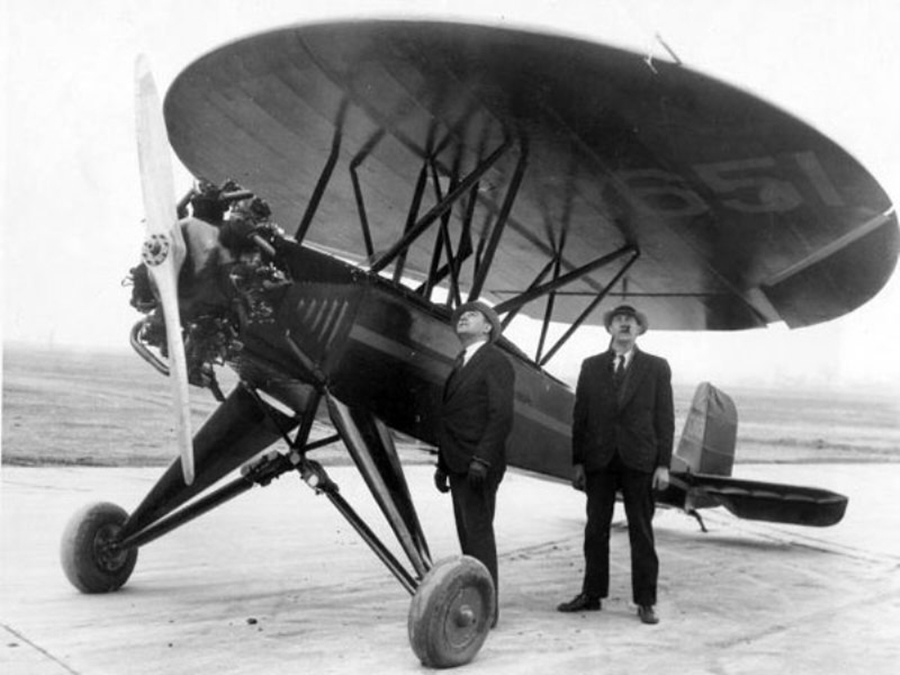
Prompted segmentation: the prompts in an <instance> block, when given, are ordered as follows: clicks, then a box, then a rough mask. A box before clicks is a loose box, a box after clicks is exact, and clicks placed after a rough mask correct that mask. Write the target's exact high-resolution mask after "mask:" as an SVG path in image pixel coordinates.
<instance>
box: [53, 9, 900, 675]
mask: <svg viewBox="0 0 900 675" xmlns="http://www.w3.org/2000/svg"><path fill="white" fill-rule="evenodd" d="M136 103H137V135H138V153H139V157H140V168H141V180H142V188H143V193H144V206H145V212H146V229H147V239H146V242H145V244H144V248H143V251H142V263H141V264H140V265H138V267H136V268H134V270H132V281H133V283H134V288H133V294H132V304H133V305H134V306H135V307H136V308H137V309H138V310H139V311H140V312H141V313H142V314H143V317H142V318H141V319H140V320H139V321H138V322H137V324H136V325H135V327H134V329H133V330H132V332H131V336H130V339H131V343H132V346H133V347H134V348H135V350H136V351H137V353H138V354H139V355H140V356H141V357H142V358H144V359H145V360H146V361H147V362H148V363H150V364H151V365H152V366H153V367H154V368H155V369H156V370H158V371H160V372H161V373H163V374H165V375H167V376H168V377H169V379H170V380H171V384H172V389H173V398H174V407H175V416H176V422H175V427H176V437H177V445H178V448H179V456H178V457H177V458H176V459H175V460H174V461H173V463H172V464H171V465H170V466H169V467H168V469H166V470H165V472H164V473H163V475H162V476H161V477H160V478H159V480H158V482H157V483H156V484H155V485H154V486H153V487H152V488H151V489H150V491H149V493H148V494H147V495H146V496H145V497H144V498H143V500H142V501H141V502H140V504H139V505H138V506H137V507H136V508H135V509H134V510H133V511H132V512H131V513H128V512H126V511H125V510H124V509H122V508H121V507H119V506H117V505H114V504H111V503H108V502H101V503H97V504H89V505H87V506H85V507H84V508H83V509H82V510H80V511H79V512H78V513H76V514H74V515H73V517H72V519H71V521H70V523H69V525H68V526H67V528H66V530H65V532H64V533H63V538H62V544H61V560H62V566H63V568H64V571H65V573H66V575H67V577H68V578H69V580H70V581H71V583H72V584H73V585H74V586H75V587H76V588H77V589H79V590H80V591H82V592H85V593H103V592H111V591H115V590H117V589H119V588H120V587H122V586H123V585H124V584H125V583H126V582H127V581H128V579H129V577H130V575H131V573H132V572H133V570H134V567H135V565H136V562H137V555H138V550H139V548H140V547H142V546H144V545H146V544H149V543H150V542H152V541H154V540H155V539H157V538H159V537H161V536H163V535H165V534H167V533H169V532H171V531H172V530H174V529H176V528H177V527H179V526H181V525H183V524H185V523H187V522H189V521H191V520H193V519H195V518H197V517H199V516H201V515H202V514H204V513H206V512H208V511H209V510H211V509H213V508H216V507H217V506H219V505H220V504H222V503H224V502H226V501H228V500H230V499H233V498H235V497H237V496H239V495H240V494H243V493H244V492H246V491H247V490H250V489H252V488H253V487H255V486H266V485H268V484H269V483H271V482H272V481H273V480H274V479H276V478H278V477H279V476H281V475H284V474H286V473H290V472H297V473H299V475H300V476H301V478H302V479H303V480H304V481H305V482H306V483H307V484H308V485H309V486H310V487H312V488H313V489H314V490H316V491H317V492H318V493H321V494H325V495H326V496H327V498H328V499H329V500H330V501H331V502H332V503H333V504H334V506H335V507H336V509H337V510H338V511H339V513H340V514H341V515H342V516H343V517H344V518H346V519H347V521H348V522H349V523H350V524H351V525H352V526H353V528H354V529H355V530H356V531H357V532H358V533H359V535H360V536H361V537H362V539H363V540H364V541H365V542H366V544H368V546H369V547H370V548H371V549H372V551H373V552H374V553H375V555H377V556H378V558H379V559H380V560H381V561H382V562H383V563H384V564H385V566H386V567H387V568H388V570H389V571H390V572H391V574H393V575H394V576H395V577H396V579H397V580H398V581H399V583H400V584H401V586H403V588H404V589H405V590H406V591H407V592H408V593H409V594H410V595H411V596H412V601H411V605H410V611H409V617H408V632H409V640H410V644H411V647H412V649H413V651H414V652H415V655H416V656H417V657H418V658H419V659H420V660H421V662H422V663H423V664H424V665H426V666H431V667H449V666H457V665H462V664H465V663H468V662H470V661H471V660H472V659H473V658H474V657H475V655H476V654H477V653H478V651H479V650H480V648H481V646H482V645H483V643H484V641H485V639H486V636H487V633H488V630H489V625H490V617H491V616H492V615H493V605H494V602H495V600H494V592H493V585H492V582H491V580H490V577H489V575H488V574H487V572H486V570H485V569H484V567H483V566H481V565H480V563H478V562H477V561H475V560H474V559H471V558H466V557H465V556H458V557H451V558H447V559H443V560H438V561H433V560H432V557H431V553H430V551H429V548H428V545H427V542H426V538H425V534H424V532H423V528H422V527H421V524H420V522H419V519H418V516H417V513H416V509H415V505H414V503H413V500H412V498H411V496H410V491H409V488H408V484H407V481H406V478H405V474H404V470H403V466H402V463H401V461H400V458H399V454H398V451H397V447H396V442H395V435H396V434H403V435H406V436H408V437H411V438H414V439H418V441H420V442H421V443H423V444H425V445H429V446H434V444H435V442H436V427H437V424H438V411H439V405H440V400H441V392H442V386H443V382H444V380H445V378H446V377H447V375H448V374H449V372H450V370H451V367H452V364H453V361H454V357H455V356H456V354H457V352H458V351H459V343H458V341H457V339H456V336H455V333H454V327H453V326H452V325H451V316H452V312H453V309H454V308H455V307H457V306H459V305H460V304H461V303H463V302H464V301H467V300H471V299H476V298H479V299H484V300H486V301H488V302H490V303H492V304H493V306H494V307H495V309H496V310H497V312H498V313H499V314H500V315H501V316H502V317H503V325H504V326H508V325H509V323H510V322H511V321H513V320H514V319H515V318H516V317H517V316H520V315H521V316H525V317H529V318H530V319H532V320H534V321H536V322H537V324H538V325H539V326H540V331H539V337H538V338H537V340H536V343H537V344H536V345H535V349H534V353H533V354H531V353H526V352H525V351H523V350H522V349H521V348H519V347H518V346H516V345H515V344H513V343H512V341H510V340H509V339H507V338H506V337H503V336H501V338H500V340H499V342H498V344H499V346H500V347H501V349H503V350H504V351H505V353H506V355H507V356H508V358H509V360H510V362H511V363H512V364H513V367H514V370H515V375H516V385H515V387H516V388H515V422H514V425H513V430H512V433H511V436H510V439H509V444H508V454H509V457H508V459H509V464H510V466H512V467H514V468H517V469H520V470H523V471H527V472H531V473H533V474H535V475H539V476H542V477H545V478H550V479H553V480H558V481H560V482H566V481H569V479H570V478H571V454H570V453H571V450H570V436H571V429H570V424H571V411H572V407H573V403H574V395H573V392H572V390H571V388H570V387H569V386H568V385H567V384H566V383H564V382H563V381H561V380H559V379H557V378H556V377H554V376H553V375H551V374H550V373H548V372H547V371H546V370H545V368H544V367H545V366H546V364H547V363H548V361H550V359H552V358H553V357H554V356H555V355H556V354H557V353H558V352H559V350H560V349H561V348H562V347H563V346H564V345H565V344H566V342H567V341H568V339H569V338H570V337H571V335H572V334H573V333H574V332H575V331H577V330H578V329H579V328H580V327H582V326H585V325H601V323H602V321H601V317H602V314H603V311H604V309H606V308H609V307H611V306H613V304H614V303H615V304H618V303H619V302H622V301H629V302H634V303H636V304H639V306H640V307H641V310H642V311H644V312H645V313H646V314H647V315H648V316H649V317H650V320H651V323H652V325H653V326H654V328H659V329H665V330H682V331H685V330H698V331H699V330H714V331H741V330H747V329H753V328H762V327H765V326H767V325H769V324H771V323H775V322H784V323H785V324H787V325H788V326H789V327H791V328H800V327H803V326H809V325H813V324H817V323H821V322H824V321H828V320H831V319H834V318H836V317H838V316H841V315H844V314H846V313H848V312H850V311H852V310H853V309H855V308H857V307H859V306H860V305H862V304H863V303H865V302H866V301H867V300H869V299H870V298H872V297H873V296H874V295H875V294H876V293H877V292H878V291H879V290H880V289H881V288H882V286H883V285H884V284H885V283H886V282H887V280H888V278H889V277H890V275H891V274H892V272H893V270H894V268H895V266H896V262H897V255H898V248H900V247H898V235H900V232H898V225H897V216H896V213H895V212H894V210H893V207H892V205H891V202H890V199H889V198H888V196H887V195H886V194H885V192H884V190H883V189H882V188H881V187H880V186H879V184H878V183H877V181H876V180H875V179H874V178H873V177H872V176H871V175H870V174H869V173H868V172H867V171H866V169H865V168H864V167H863V166H861V165H860V163H859V162H857V161H856V160H855V159H854V158H853V157H851V156H850V155H849V154H848V153H847V152H846V151H845V150H843V149H842V148H840V147H839V146H838V145H837V144H835V143H834V142H833V141H831V140H830V139H828V138H827V137H825V136H824V135H822V134H821V133H819V132H818V131H816V130H815V129H813V128H812V127H810V126H809V125H808V124H806V123H805V122H802V121H800V120H798V119H797V118H795V117H794V116H792V115H790V114H788V113H787V112H785V111H783V110H781V109H779V108H777V107H775V106H773V105H771V104H769V103H766V102H764V101H762V100H761V99H759V98H757V97H756V96H754V95H751V94H748V93H746V92H744V91H742V90H740V89H738V88H735V87H733V86H730V85H728V84H725V83H723V82H721V81H718V80H715V79H712V78H710V77H708V76H705V75H703V74H701V73H699V72H696V71H694V70H691V69H689V68H688V67H686V66H684V65H683V64H682V63H681V62H679V61H677V60H676V61H674V62H670V61H664V60H650V59H647V58H646V57H645V56H643V55H641V54H637V53H632V52H629V51H627V50H623V49H619V48H614V47H611V46H608V45H604V44H599V43H595V42H591V41H587V40H584V39H581V38H576V37H571V36H565V35H559V34H550V33H541V32H538V31H534V30H521V29H513V28H502V27H496V26H484V25H477V24H466V23H456V22H439V21H404V20H375V19H373V20H366V21H355V22H333V23H319V24H311V25H295V26H289V27H285V28H283V29H278V30H273V31H270V32H266V33H261V34H257V35H253V36H250V37H246V38H243V39H240V40H237V41H235V42H232V43H230V44H227V45H225V46H223V47H220V48H218V49H215V50H213V51H211V52H210V53H208V54H206V55H204V56H202V57H200V58H199V59H198V60H196V61H195V62H194V63H192V64H191V65H189V66H188V67H187V68H186V69H185V70H184V71H183V72H181V74H180V75H178V76H177V78H176V79H175V80H174V82H173V83H172V85H171V87H170V88H169V90H168V92H167V94H166V96H165V100H164V103H163V104H162V105H161V104H160V101H159V96H158V93H157V91H156V86H155V84H154V82H153V78H152V75H151V74H150V71H149V66H148V65H147V62H146V60H145V59H142V58H141V59H139V60H138V63H137V66H136ZM171 150H174V152H175V154H176V155H177V157H178V159H179V160H180V162H181V163H182V164H183V165H184V166H185V167H186V168H187V169H188V171H189V172H190V173H191V175H192V176H193V177H195V180H196V183H195V185H194V187H192V188H191V190H190V191H189V192H188V193H187V194H186V195H185V196H184V197H183V198H182V199H181V200H180V201H177V200H176V197H175V190H174V180H173V178H172V169H171V157H170V152H171ZM560 325H561V326H566V327H567V328H565V329H564V331H563V333H562V335H560V336H558V337H554V339H552V340H551V334H553V332H554V329H553V327H554V326H560ZM222 366H227V367H228V368H230V369H232V370H233V371H234V372H235V373H237V376H238V380H239V381H238V384H237V386H235V388H234V389H233V390H232V391H231V392H230V393H228V394H227V396H226V395H225V394H224V393H223V392H222V391H221V388H220V386H219V384H218V382H217V379H216V368H218V367H222ZM189 384H192V385H195V386H200V387H204V388H208V389H210V390H211V391H212V393H213V395H214V396H215V397H216V398H217V399H218V400H219V401H220V405H219V406H218V408H217V409H216V410H215V411H213V413H212V414H211V415H210V416H209V418H208V419H207V420H206V421H205V422H204V423H203V425H202V426H201V427H200V429H199V430H197V432H196V434H192V432H191V430H190V417H189ZM320 410H323V411H326V412H327V416H328V419H329V420H330V422H331V424H332V426H333V429H334V433H331V434H330V435H327V436H326V437H324V438H319V439H315V440H313V439H312V438H311V430H312V427H313V423H314V421H315V420H316V417H317V415H319V414H320ZM736 428H737V418H736V411H735V408H734V404H733V401H731V399H730V398H729V397H728V396H727V395H726V394H724V393H723V392H721V391H720V390H718V389H717V388H716V387H714V386H712V385H710V384H702V385H701V386H700V387H699V388H698V391H697V394H696V396H695V398H694V402H693V404H692V411H691V413H690V414H689V415H688V419H687V422H686V424H685V433H684V434H683V436H682V439H681V442H680V444H679V447H678V450H677V452H676V453H675V458H674V459H673V463H672V471H671V475H672V483H671V485H670V487H669V488H668V489H667V490H666V491H665V492H664V493H661V494H660V495H659V498H658V500H659V503H660V504H661V505H664V506H671V507H675V508H679V509H682V510H684V511H685V512H687V513H689V514H696V512H697V510H698V509H700V508H706V507H711V506H724V507H725V508H727V509H728V510H730V511H731V512H733V513H734V514H735V515H737V516H738V517H741V518H751V519H761V520H770V521H776V522H787V523H793V524H801V525H813V526H827V525H831V524H833V523H835V522H838V521H839V520H840V519H841V517H842V516H843V514H844V510H845V508H846V506H847V499H846V497H844V496H842V495H839V494H836V493H833V492H829V491H826V490H819V489H816V488H804V487H798V486H789V485H779V484H773V483H761V482H754V481H744V480H741V479H738V478H734V477H732V476H731V472H732V465H733V461H734V454H735V444H736V441H735V439H736ZM279 441H283V445H284V447H280V449H278V450H272V449H271V446H273V445H274V444H276V443H278V442H279ZM334 443H343V444H344V446H346V449H347V451H348V453H349V455H350V456H351V457H352V460H353V462H354V464H355V466H356V468H357V469H358V471H359V473H360V474H361V476H362V478H363V480H364V481H365V483H366V484H367V486H368V488H369V490H370V491H371V493H372V495H373V496H374V498H375V501H376V502H377V504H378V505H379V507H380V510H381V511H382V512H383V514H384V516H385V518H386V520H387V522H388V523H389V525H390V527H391V529H392V531H393V533H394V535H395V536H396V538H397V545H398V546H399V548H400V549H401V550H402V552H403V555H405V557H406V558H407V562H408V565H407V563H406V562H401V560H400V559H399V558H398V557H397V556H396V555H395V554H394V553H393V552H392V550H391V549H390V548H389V547H388V546H387V545H386V543H385V542H384V541H382V540H381V539H380V538H379V537H378V536H377V535H376V534H375V532H374V531H373V530H372V529H371V528H370V527H369V526H368V525H367V523H366V522H364V520H363V518H361V517H360V516H359V514H358V513H357V512H356V511H355V510H354V508H353V507H352V505H350V504H349V503H348V502H347V501H346V500H345V499H344V497H343V496H342V495H341V493H340V490H339V486H338V485H337V484H336V483H335V482H334V481H333V480H332V479H331V478H330V477H329V475H328V472H327V470H326V468H325V467H324V466H323V464H322V463H320V462H318V461H317V460H316V459H315V456H316V451H317V450H319V449H321V448H323V447H325V446H327V445H331V444H334ZM233 472H237V476H236V477H232V478H229V479H228V480H226V477H228V476H229V474H232V473H233ZM701 525H702V521H701Z"/></svg>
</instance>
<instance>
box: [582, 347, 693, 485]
mask: <svg viewBox="0 0 900 675" xmlns="http://www.w3.org/2000/svg"><path fill="white" fill-rule="evenodd" d="M613 357H614V354H613V352H612V351H607V352H604V353H602V354H597V355H596V356H591V357H589V358H587V359H585V360H584V362H583V363H582V364H581V374H580V375H579V376H578V386H577V387H576V390H575V412H574V415H573V417H574V419H573V424H572V461H573V463H574V464H584V468H585V470H586V471H596V470H598V469H603V468H604V467H606V465H607V464H609V462H610V460H612V458H613V456H614V455H615V452H616V450H618V451H619V455H620V456H621V458H622V462H623V463H624V464H625V465H626V466H629V467H630V468H632V469H636V470H638V471H646V472H652V471H653V470H655V469H656V467H658V466H665V467H668V466H669V464H670V462H671V461H672V443H673V438H674V433H675V412H674V407H673V404H672V371H671V369H670V368H669V364H668V362H667V361H666V360H665V359H661V358H659V357H658V356H653V355H651V354H645V353H644V352H642V351H640V350H638V349H637V347H635V352H634V355H633V357H632V360H631V363H630V364H629V366H628V369H627V370H626V371H625V372H626V374H625V380H624V382H623V383H622V386H621V389H620V390H619V392H618V395H617V394H616V389H615V385H614V384H613V378H612V368H613Z"/></svg>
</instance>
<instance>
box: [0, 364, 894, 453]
mask: <svg viewBox="0 0 900 675" xmlns="http://www.w3.org/2000/svg"><path fill="white" fill-rule="evenodd" d="M228 375H229V373H227V372H226V373H223V374H222V375H221V378H222V384H223V389H225V390H226V391H228V389H229V388H230V387H229V386H227V385H228V382H229V381H227V380H226V377H227V376H228ZM230 382H231V384H233V380H230ZM713 384H717V383H715V382H714V383H713ZM723 388H724V387H723ZM727 392H728V393H729V394H730V395H731V396H732V398H733V399H734V401H735V403H736V405H737V408H738V416H739V427H738V450H737V461H738V462H834V461H841V462H845V461H869V462H871V461H900V404H898V401H897V400H896V399H894V398H892V397H889V396H887V395H884V394H882V395H876V394H872V393H867V394H860V393H858V392H844V393H834V392H829V393H822V392H810V391H797V390H781V391H773V390H759V389H748V388H734V389H727ZM692 394H693V387H692V386H691V387H676V390H675V398H676V401H675V405H676V415H677V417H678V422H677V424H678V426H677V432H678V433H680V429H681V424H682V422H681V420H682V419H683V417H684V415H685V414H686V412H687V409H688V406H689V404H690V399H691V396H692ZM192 397H193V398H192V404H193V410H194V420H193V422H194V427H195V428H197V427H199V426H200V424H201V423H202V422H203V420H204V419H205V418H206V417H207V416H208V415H209V414H210V413H211V412H212V410H213V409H214V408H215V406H216V402H215V401H214V399H213V397H212V395H211V394H209V393H208V392H200V390H196V389H192ZM171 419H172V418H171V404H170V399H169V389H168V382H167V380H166V378H164V377H163V376H161V375H159V374H158V373H157V372H156V371H154V370H153V369H152V368H151V367H150V366H148V365H147V364H145V363H144V362H143V361H141V360H140V359H139V358H138V357H137V356H136V355H134V354H132V353H130V352H120V353H119V352H115V353H114V352H106V353H104V352H88V351H72V350H47V349H31V348H22V347H6V348H5V349H4V356H3V435H2V461H3V463H4V464H17V465H43V464H80V465H91V466H157V465H166V464H168V463H169V462H170V461H171V459H172V450H171V445H170V438H171V428H172V422H171ZM321 432H322V433H324V432H325V430H324V429H322V430H321ZM337 452H340V451H337ZM408 454H409V453H407V452H404V459H406V457H407V456H408ZM415 455H416V456H418V455H421V457H422V461H425V460H427V459H428V455H427V453H415Z"/></svg>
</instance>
